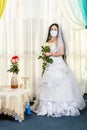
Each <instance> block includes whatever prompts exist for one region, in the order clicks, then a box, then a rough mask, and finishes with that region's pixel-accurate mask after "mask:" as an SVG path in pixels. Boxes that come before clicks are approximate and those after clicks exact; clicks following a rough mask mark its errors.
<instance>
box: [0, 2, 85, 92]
mask: <svg viewBox="0 0 87 130" xmlns="http://www.w3.org/2000/svg"><path fill="white" fill-rule="evenodd" d="M63 4H64V3H63ZM66 4H67V6H68V7H69V9H70V6H69V3H66ZM61 5H62V3H61V0H54V1H53V0H44V1H43V0H8V1H7V3H6V9H5V12H4V14H3V17H2V19H1V20H0V44H1V45H0V46H1V47H0V62H1V64H0V68H1V69H0V73H1V74H3V75H0V86H8V85H10V79H11V74H10V73H8V72H7V70H8V68H9V66H10V58H11V57H12V56H13V55H15V54H16V55H18V56H19V58H20V61H19V68H20V72H19V84H22V83H23V81H22V80H21V77H23V76H25V77H29V82H28V84H29V87H30V88H31V90H32V93H33V94H36V93H37V92H38V88H39V81H40V78H41V61H39V60H38V56H39V55H40V49H41V45H42V44H43V43H44V42H45V40H46V35H47V31H48V26H49V25H50V24H51V23H54V22H56V23H59V24H61V25H62V28H63V32H64V37H65V40H66V52H67V53H66V54H67V63H68V65H69V66H70V68H71V70H72V71H73V73H74V74H75V76H76V78H77V79H78V82H79V84H80V87H81V89H82V91H83V93H84V92H86V89H87V88H86V84H87V83H86V81H87V68H86V66H87V59H86V49H87V45H86V42H87V40H86V37H85V36H86V33H87V32H86V30H83V28H84V25H83V24H78V22H76V23H73V22H72V20H70V18H69V17H67V13H66V14H65V13H64V12H65V8H62V11H61ZM72 14H73V13H71V14H70V16H71V15H72ZM67 18H68V19H67Z"/></svg>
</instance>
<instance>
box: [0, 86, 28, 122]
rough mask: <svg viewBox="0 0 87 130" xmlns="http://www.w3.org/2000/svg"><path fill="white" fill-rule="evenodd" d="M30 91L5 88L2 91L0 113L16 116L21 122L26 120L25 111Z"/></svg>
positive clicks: (0, 94)
mask: <svg viewBox="0 0 87 130" xmlns="http://www.w3.org/2000/svg"><path fill="white" fill-rule="evenodd" d="M29 95H30V90H29V89H21V88H20V89H19V88H18V89H11V88H10V87H8V88H3V89H1V90H0V113H4V114H8V115H11V116H13V117H15V116H16V115H17V116H18V118H19V122H21V121H22V120H24V111H25V109H26V105H27V103H28V102H29V98H30V97H29Z"/></svg>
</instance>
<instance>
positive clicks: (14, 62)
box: [8, 55, 20, 74]
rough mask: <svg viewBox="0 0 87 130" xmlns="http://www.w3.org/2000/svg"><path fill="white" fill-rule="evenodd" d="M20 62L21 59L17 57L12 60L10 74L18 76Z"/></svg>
mask: <svg viewBox="0 0 87 130" xmlns="http://www.w3.org/2000/svg"><path fill="white" fill-rule="evenodd" d="M18 61H19V57H18V56H16V55H15V56H13V57H12V58H11V66H10V69H9V70H8V72H13V73H16V74H18V72H19V71H20V70H19V68H18Z"/></svg>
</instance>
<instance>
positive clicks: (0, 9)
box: [0, 0, 6, 18]
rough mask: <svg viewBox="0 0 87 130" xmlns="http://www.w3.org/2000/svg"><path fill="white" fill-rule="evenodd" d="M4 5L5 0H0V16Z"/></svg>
mask: <svg viewBox="0 0 87 130" xmlns="http://www.w3.org/2000/svg"><path fill="white" fill-rule="evenodd" d="M5 5H6V0H0V18H1V16H2V14H3V11H4V9H5Z"/></svg>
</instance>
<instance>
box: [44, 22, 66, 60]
mask: <svg viewBox="0 0 87 130" xmlns="http://www.w3.org/2000/svg"><path fill="white" fill-rule="evenodd" d="M52 26H56V27H57V29H58V28H59V25H58V24H57V23H53V24H51V25H50V26H49V29H48V35H47V40H46V42H48V41H49V40H50V39H51V35H50V30H51V28H52ZM58 31H59V30H58ZM57 37H58V34H57ZM62 38H63V42H64V55H63V56H62V57H63V59H64V61H65V62H66V49H65V41H64V37H63V32H62Z"/></svg>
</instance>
